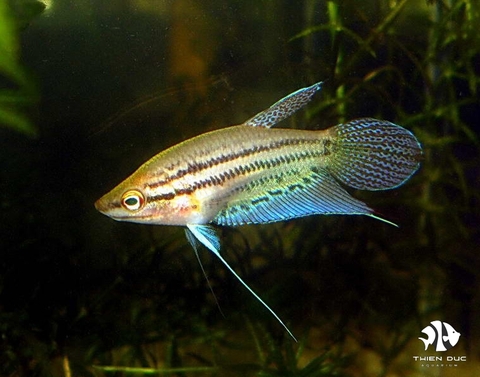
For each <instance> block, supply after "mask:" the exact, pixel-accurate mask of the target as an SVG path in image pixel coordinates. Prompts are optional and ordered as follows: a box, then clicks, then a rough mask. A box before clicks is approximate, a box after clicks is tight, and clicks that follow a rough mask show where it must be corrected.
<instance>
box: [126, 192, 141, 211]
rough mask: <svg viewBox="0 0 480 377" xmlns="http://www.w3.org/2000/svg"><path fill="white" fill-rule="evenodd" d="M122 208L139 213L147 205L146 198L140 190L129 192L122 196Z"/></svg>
mask: <svg viewBox="0 0 480 377" xmlns="http://www.w3.org/2000/svg"><path fill="white" fill-rule="evenodd" d="M121 203H122V207H123V208H125V209H126V210H128V211H132V212H134V211H138V210H141V209H142V208H143V206H144V205H145V197H144V196H143V194H142V193H141V192H140V191H138V190H128V191H127V192H125V194H123V195H122V199H121Z"/></svg>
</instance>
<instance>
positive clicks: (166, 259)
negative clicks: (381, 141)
mask: <svg viewBox="0 0 480 377" xmlns="http://www.w3.org/2000/svg"><path fill="white" fill-rule="evenodd" d="M31 3H32V2H30V1H26V0H25V1H23V0H22V1H19V2H18V3H13V2H11V3H9V4H10V5H11V9H12V14H11V17H12V19H14V20H17V21H18V27H17V28H16V30H17V33H18V35H19V36H20V38H21V39H20V43H21V45H20V46H19V47H21V59H20V60H19V62H18V63H19V65H21V66H22V67H23V69H25V70H26V72H27V77H28V81H29V83H30V84H31V86H32V88H34V89H32V93H35V95H32V98H34V99H33V100H32V101H31V102H29V103H27V104H26V105H25V106H21V109H22V111H23V112H24V113H25V114H26V115H27V116H28V118H29V119H30V121H31V126H32V129H33V132H31V133H30V135H26V134H25V133H22V132H16V131H15V129H14V128H15V127H13V128H12V127H10V128H6V127H5V128H0V156H1V164H2V167H1V169H0V208H1V211H0V216H1V217H0V218H1V223H0V232H1V233H0V250H1V252H0V365H1V367H0V370H1V368H3V372H2V375H8V376H20V375H39V376H49V375H54V376H68V375H74V376H76V375H107V374H109V372H108V371H107V370H106V369H105V368H103V369H101V368H95V367H94V366H100V365H102V366H109V367H112V368H113V369H114V371H115V370H116V372H117V374H121V373H122V372H121V370H120V369H119V367H131V368H140V367H143V368H158V369H162V370H165V369H166V368H183V367H186V368H193V369H192V370H189V371H190V372H191V374H187V375H199V374H202V373H200V371H201V369H200V368H206V369H205V371H204V372H203V374H204V375H211V374H214V373H217V374H218V375H245V376H246V375H260V374H259V373H262V374H261V375H263V376H274V375H275V376H280V375H285V376H286V375H288V376H297V375H298V376H300V375H301V376H324V375H325V376H326V375H348V376H366V375H368V376H384V375H385V376H386V375H423V373H424V372H425V369H424V368H425V367H424V366H422V365H420V364H419V363H415V362H414V361H413V359H412V356H414V355H432V354H433V355H438V353H435V352H434V350H433V348H430V349H429V350H428V351H426V352H425V351H424V349H423V343H421V342H420V341H419V340H418V339H417V338H418V337H419V336H423V334H421V330H422V329H423V328H424V327H426V326H427V325H428V324H429V322H430V321H432V320H435V319H439V320H442V321H445V322H448V323H450V324H451V325H452V326H453V327H454V328H455V329H456V330H458V331H459V332H460V333H461V334H462V336H461V338H460V342H459V344H458V345H457V346H456V347H455V348H454V349H452V350H450V351H449V353H444V354H442V355H443V356H444V357H445V356H446V355H457V356H458V355H467V356H468V361H467V362H465V363H461V365H459V366H458V367H451V368H444V369H441V373H444V374H443V375H459V373H472V374H471V375H475V373H477V372H478V371H479V370H480V364H479V358H478V356H479V349H478V337H479V335H480V326H479V325H480V323H479V321H478V319H477V317H478V315H479V309H480V307H479V304H480V303H479V299H480V297H479V288H480V287H479V281H478V276H479V272H478V271H480V261H479V258H478V255H477V253H478V249H479V241H480V240H479V233H478V228H479V226H480V224H479V215H480V211H479V198H478V192H479V191H478V190H479V189H480V182H479V178H478V177H479V166H480V165H479V163H480V159H479V153H478V134H479V125H478V119H479V116H480V111H479V101H478V90H479V89H480V85H479V84H480V79H479V74H480V72H479V68H478V67H480V37H479V35H478V24H479V21H480V15H479V14H480V7H479V5H478V4H477V3H476V2H474V1H473V0H472V1H468V0H459V1H453V0H452V1H430V2H426V1H420V0H410V1H408V0H404V1H397V2H395V1H390V2H389V1H379V0H369V1H362V2H358V1H353V0H350V1H348V0H345V1H340V0H338V1H329V2H325V1H275V2H273V1H240V0H229V1H201V2H200V1H193V0H181V1H179V0H178V1H154V0H143V1H142V0H108V1H107V0H105V1H100V0H95V1H94V0H79V1H68V0H51V1H50V2H49V3H47V7H46V9H45V10H44V11H43V12H40V13H39V12H38V11H37V12H33V14H31V15H29V14H28V12H26V9H31V8H30V5H31ZM35 13H37V15H35V16H34V14H35ZM38 13H39V14H38ZM19 20H20V21H25V22H20V21H19ZM321 80H324V81H325V82H326V83H325V87H324V89H323V90H322V92H321V94H320V95H317V96H316V97H315V99H314V101H312V104H311V105H309V106H308V108H307V109H306V111H305V112H300V113H299V114H298V115H295V116H294V117H293V118H292V119H289V120H288V121H286V122H284V123H283V124H282V125H280V126H281V127H298V128H309V129H321V128H327V127H329V126H331V125H334V124H337V123H339V122H342V121H345V120H349V119H352V118H355V117H367V116H372V117H377V118H380V119H388V120H390V121H393V122H396V123H398V124H400V125H402V126H404V127H406V128H408V129H410V130H412V132H414V133H415V134H416V136H417V137H418V138H419V140H420V141H421V143H422V145H423V148H424V151H425V159H424V161H423V162H422V167H421V169H420V171H419V172H418V173H417V174H416V175H415V176H414V177H413V178H412V179H411V180H410V181H409V182H408V183H407V184H405V185H404V186H402V187H400V188H398V189H396V190H393V191H387V192H374V193H365V192H355V193H353V194H354V195H355V196H356V197H357V198H360V199H362V200H365V201H366V202H367V203H368V204H369V205H371V206H372V207H373V208H375V209H377V210H378V211H379V213H380V214H381V215H382V216H383V217H385V218H387V219H389V220H391V221H394V222H396V223H398V224H399V228H395V227H392V226H389V225H387V224H384V223H381V222H378V221H375V220H373V219H370V218H363V217H357V216H352V217H342V216H324V217H312V218H306V219H299V220H294V221H289V222H286V223H280V224H271V225H265V226H255V227H242V228H235V229H224V230H223V231H222V243H223V250H224V251H223V255H224V257H225V258H226V259H227V260H228V261H229V262H230V263H231V264H232V266H233V267H234V268H235V269H236V271H238V273H239V274H240V275H241V276H242V277H243V278H244V279H245V280H246V281H247V282H248V283H249V284H250V285H251V286H252V287H253V288H254V289H255V290H256V291H257V293H259V295H260V296H261V297H262V298H263V299H265V301H266V302H268V303H269V305H270V306H271V307H272V308H273V309H274V310H275V311H276V312H277V313H278V314H279V315H280V317H281V318H282V319H284V320H285V321H286V322H287V323H288V325H289V327H290V328H291V329H292V330H293V332H294V333H295V334H296V335H297V336H298V337H299V339H301V342H300V343H299V344H294V343H292V341H291V339H290V338H289V337H288V335H287V334H286V333H285V332H284V331H283V329H282V328H281V327H280V326H279V325H278V323H276V322H275V320H274V319H273V318H272V317H271V315H270V314H269V313H268V312H266V310H265V309H264V308H263V307H262V306H260V305H259V304H258V303H257V302H256V300H255V299H254V298H253V297H252V296H251V295H249V294H248V292H246V291H245V290H244V288H243V287H242V286H241V285H240V284H239V283H238V282H237V281H236V280H235V279H234V278H233V277H232V276H231V275H230V274H229V273H228V272H226V271H225V268H224V267H223V266H222V265H221V264H220V263H219V261H217V260H215V258H214V257H213V256H211V255H209V253H208V252H207V250H204V249H202V250H201V252H202V255H201V257H202V261H203V264H204V266H205V269H206V270H207V274H208V276H209V279H210V282H211V284H212V287H213V290H214V292H215V295H216V297H217V299H218V301H219V304H220V308H221V310H222V312H223V313H224V316H222V312H220V310H219V309H218V308H217V306H216V304H215V300H214V298H213V296H212V294H211V292H210V290H209V287H208V285H207V283H206V281H205V278H204V277H203V275H202V273H201V270H200V267H199V266H198V262H197V260H196V259H195V256H194V254H193V252H192V250H191V248H190V246H189V245H188V244H187V242H186V240H185V238H184V234H183V230H182V229H181V228H176V227H166V226H158V227H153V226H144V225H137V224H128V223H118V222H114V221H113V220H111V219H108V218H107V217H105V216H103V215H101V214H100V213H98V212H96V211H95V209H94V207H93V203H94V201H95V200H96V199H98V198H99V197H100V196H101V195H103V194H104V193H105V192H107V191H108V190H110V189H111V188H113V187H114V186H115V185H117V184H118V183H119V182H120V181H121V180H122V179H124V178H126V177H127V176H128V175H129V174H130V173H132V172H133V170H135V169H136V168H137V167H138V166H139V165H140V164H142V163H143V162H145V161H146V160H147V159H148V158H150V157H151V156H153V155H155V154H156V153H158V152H160V151H161V150H163V149H165V148H166V147H168V146H171V145H173V144H175V143H177V142H180V141H182V140H184V139H186V138H188V137H191V136H194V135H196V134H199V133H203V132H205V131H208V130H212V129H217V128H221V127H225V126H228V125H231V124H237V123H241V122H242V121H244V120H246V119H248V118H249V117H251V116H252V115H254V114H256V113H257V112H259V111H261V110H263V109H264V108H266V107H268V106H270V105H271V104H272V103H273V102H275V101H276V100H278V99H280V98H281V97H283V96H285V95H286V94H288V93H290V92H292V91H293V90H296V89H298V88H300V87H303V86H307V85H311V84H312V83H314V82H317V81H321ZM13 81H14V80H13ZM13 81H12V80H11V79H9V78H7V77H6V78H4V77H3V76H2V81H0V83H1V84H4V85H3V86H4V87H5V88H14V89H15V88H16V86H17V83H15V82H13ZM35 98H36V99H35ZM115 368H117V369H115ZM195 368H197V369H195ZM209 368H210V369H209ZM422 368H423V369H422ZM439 368H441V367H439ZM436 370H437V371H438V369H436ZM176 371H177V372H178V369H176ZM137 372H139V371H138V370H137ZM395 373H396V374H395ZM462 375H467V374H462Z"/></svg>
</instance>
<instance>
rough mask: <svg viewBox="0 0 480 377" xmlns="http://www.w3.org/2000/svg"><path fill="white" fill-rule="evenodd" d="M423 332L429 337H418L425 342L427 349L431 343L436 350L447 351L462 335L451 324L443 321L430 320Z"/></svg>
mask: <svg viewBox="0 0 480 377" xmlns="http://www.w3.org/2000/svg"><path fill="white" fill-rule="evenodd" d="M422 333H424V334H426V335H427V339H424V338H420V337H419V338H418V339H420V340H421V341H422V342H423V343H424V344H425V351H426V350H427V348H428V346H429V345H431V344H432V345H434V346H435V351H447V350H449V349H450V348H452V347H454V346H455V345H456V344H457V343H458V340H459V339H460V335H461V334H460V333H459V332H458V331H456V330H455V329H454V328H453V327H452V326H451V325H450V324H448V323H447V322H442V321H432V322H430V325H428V326H427V327H425V328H424V329H423V330H422Z"/></svg>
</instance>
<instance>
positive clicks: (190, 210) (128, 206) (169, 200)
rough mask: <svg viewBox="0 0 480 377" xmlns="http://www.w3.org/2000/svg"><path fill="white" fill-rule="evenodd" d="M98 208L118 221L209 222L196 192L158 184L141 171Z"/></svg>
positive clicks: (169, 223)
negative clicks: (202, 210)
mask: <svg viewBox="0 0 480 377" xmlns="http://www.w3.org/2000/svg"><path fill="white" fill-rule="evenodd" d="M95 208H96V209H97V210H98V211H99V212H101V213H103V214H104V215H106V216H108V217H110V218H112V219H114V220H117V221H127V222H134V223H141V224H155V225H186V224H189V223H205V222H206V220H205V219H204V213H202V212H201V206H200V203H199V201H198V199H197V198H196V197H195V196H194V195H187V194H184V193H183V194H182V193H181V191H179V190H178V189H177V190H175V189H174V188H173V187H171V186H168V185H164V186H162V187H155V185H152V184H151V183H148V181H146V180H145V177H144V176H142V175H140V174H133V175H132V176H131V177H129V178H127V179H126V180H125V181H123V182H122V183H120V184H119V185H118V186H117V187H115V188H114V189H113V190H111V191H110V192H108V193H107V194H105V195H104V196H102V197H101V198H100V199H98V200H97V201H96V202H95Z"/></svg>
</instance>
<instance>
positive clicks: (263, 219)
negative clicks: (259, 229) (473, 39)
mask: <svg viewBox="0 0 480 377" xmlns="http://www.w3.org/2000/svg"><path fill="white" fill-rule="evenodd" d="M322 84H323V83H322V82H318V83H316V84H314V85H311V86H309V87H305V88H302V89H299V90H297V91H295V92H293V93H291V94H289V95H287V96H286V97H284V98H282V99H281V100H279V101H277V102H275V103H274V104H273V105H271V106H270V107H269V108H267V109H266V110H263V111H261V112H260V113H258V114H256V115H255V116H253V117H252V118H250V119H248V120H247V121H245V122H244V123H242V124H239V125H234V126H230V127H226V128H222V129H218V130H213V131H210V132H206V133H203V134H200V135H198V136H195V137H193V138H191V139H188V140H185V141H183V142H180V143H179V144H176V145H174V146H172V147H170V148H168V149H166V150H164V151H163V152H160V153H158V154H157V155H155V156H154V157H152V158H151V159H150V160H148V161H147V162H145V163H144V164H143V165H141V166H140V167H139V168H138V169H137V170H136V171H135V172H134V173H133V174H132V175H130V176H129V177H128V178H127V179H125V180H124V181H123V182H121V183H120V184H119V185H118V186H116V187H115V188H113V189H112V190H111V191H110V192H108V193H107V194H105V195H104V196H102V197H101V198H100V199H98V200H97V201H96V202H95V207H96V209H97V210H98V211H100V212H101V213H103V214H105V215H107V216H109V217H111V218H112V219H114V220H118V221H128V222H134V223H141V224H154V225H176V226H183V227H185V234H186V238H187V240H188V242H189V243H190V244H191V246H192V247H193V249H194V251H195V253H197V250H198V247H199V246H200V245H203V246H205V247H206V248H207V249H208V250H210V251H211V252H212V253H213V254H214V255H215V256H216V257H217V258H219V259H220V261H221V262H222V263H223V264H224V265H225V266H226V268H227V269H228V270H229V271H230V272H231V273H232V274H233V275H234V276H235V277H236V278H237V279H238V280H239V282H240V283H241V284H242V285H243V286H244V287H245V288H246V289H247V290H248V291H249V292H250V293H251V294H252V295H253V296H254V297H255V298H256V299H257V300H259V302H260V303H261V304H262V305H263V306H264V307H265V308H266V309H267V310H268V311H269V312H270V313H271V314H272V315H273V316H274V317H275V319H276V320H277V321H278V322H279V323H280V324H281V325H282V326H283V327H284V328H285V330H286V331H287V332H288V334H289V335H290V336H291V337H292V338H293V339H294V340H296V338H295V337H294V335H293V334H292V332H291V331H290V330H289V329H288V327H287V326H286V325H285V324H284V322H283V321H282V320H281V319H280V318H279V316H278V315H277V314H276V313H275V312H274V311H273V310H272V309H271V308H270V307H269V306H268V305H267V304H266V303H265V302H264V301H263V300H262V299H261V298H260V297H259V296H258V295H257V294H256V293H255V292H254V291H253V290H252V289H251V288H250V287H249V286H248V285H247V284H246V283H245V282H244V281H243V279H241V278H240V276H239V275H238V274H237V273H236V272H235V271H234V270H233V268H232V267H231V266H230V265H229V264H228V262H227V261H226V260H225V259H224V258H223V256H222V255H221V253H220V248H221V247H220V246H221V244H220V238H219V236H218V233H217V228H218V227H219V226H220V227H221V226H227V227H234V226H240V225H245V224H265V223H272V222H277V221H285V220H290V219H294V218H299V217H305V216H310V215H365V216H369V217H372V218H375V219H378V220H381V221H384V222H386V223H389V224H392V225H395V224H393V223H392V222H390V221H388V220H386V219H383V218H381V217H379V216H377V215H376V214H375V212H374V210H373V209H371V208H370V207H369V206H368V205H367V204H365V203H364V202H362V201H360V200H358V199H355V198H354V197H353V196H351V195H350V194H349V193H348V192H347V190H346V189H345V188H344V187H349V188H351V189H359V190H387V189H393V188H396V187H399V186H401V185H402V184H404V183H405V182H406V181H407V180H408V179H409V178H410V177H411V176H412V175H413V174H414V173H415V172H416V171H417V169H418V168H419V165H420V161H421V158H422V147H421V145H420V143H419V141H418V140H417V138H416V137H415V136H414V135H413V134H412V133H411V132H410V131H408V130H406V129H405V128H403V127H401V126H398V125H396V124H394V123H391V122H388V121H384V120H377V119H373V118H360V119H354V120H351V121H349V122H346V123H344V124H338V125H336V126H333V127H330V128H328V129H325V130H301V129H287V128H272V127H273V126H274V125H276V124H277V123H279V122H281V121H282V120H284V119H286V118H287V117H289V116H291V115H292V114H293V113H295V112H296V111H297V110H299V109H300V108H302V107H304V106H305V105H306V104H307V103H309V102H310V101H311V100H312V97H313V96H314V94H315V93H316V92H318V91H319V90H320V89H321V88H322ZM197 257H198V254H197Z"/></svg>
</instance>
